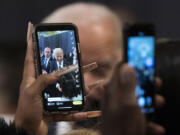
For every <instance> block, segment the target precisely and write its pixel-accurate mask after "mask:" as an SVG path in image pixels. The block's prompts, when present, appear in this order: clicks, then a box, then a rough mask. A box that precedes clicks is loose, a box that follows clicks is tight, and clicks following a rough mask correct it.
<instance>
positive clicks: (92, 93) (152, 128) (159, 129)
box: [86, 77, 165, 135]
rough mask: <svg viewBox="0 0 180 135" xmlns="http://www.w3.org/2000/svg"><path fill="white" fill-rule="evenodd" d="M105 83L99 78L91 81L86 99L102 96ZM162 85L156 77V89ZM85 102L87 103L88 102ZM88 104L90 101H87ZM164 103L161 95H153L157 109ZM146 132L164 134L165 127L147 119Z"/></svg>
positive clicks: (95, 98) (157, 134) (154, 134)
mask: <svg viewBox="0 0 180 135" xmlns="http://www.w3.org/2000/svg"><path fill="white" fill-rule="evenodd" d="M106 84H107V83H106V82H104V81H103V80H99V81H98V82H95V83H93V88H94V89H91V85H90V86H89V87H88V88H87V89H88V93H87V96H86V99H87V100H88V102H90V101H91V102H92V101H93V100H101V99H102V98H103V97H104V86H105V85H106ZM161 86H162V81H161V79H160V78H159V77H156V90H158V89H160V87H161ZM88 102H87V103H88ZM89 104H90V103H89ZM164 104H165V99H164V97H163V96H161V95H159V94H156V95H155V105H156V106H155V107H156V108H157V109H160V108H161V107H163V106H164ZM146 131H147V132H146V134H150V135H163V134H165V129H164V127H163V126H161V125H158V124H156V123H154V122H151V121H148V122H147V129H146Z"/></svg>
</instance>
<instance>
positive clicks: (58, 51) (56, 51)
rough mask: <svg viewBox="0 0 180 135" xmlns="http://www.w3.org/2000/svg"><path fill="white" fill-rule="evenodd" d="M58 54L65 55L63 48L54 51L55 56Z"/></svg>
mask: <svg viewBox="0 0 180 135" xmlns="http://www.w3.org/2000/svg"><path fill="white" fill-rule="evenodd" d="M57 53H62V54H63V50H62V49H61V48H55V49H54V50H53V55H54V56H56V54H57Z"/></svg>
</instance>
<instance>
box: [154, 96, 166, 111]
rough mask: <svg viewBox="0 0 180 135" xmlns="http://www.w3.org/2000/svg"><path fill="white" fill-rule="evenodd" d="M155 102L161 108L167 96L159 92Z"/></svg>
mask: <svg viewBox="0 0 180 135" xmlns="http://www.w3.org/2000/svg"><path fill="white" fill-rule="evenodd" d="M155 104H156V107H157V108H161V107H163V106H164V104H165V98H164V97H163V96H161V95H159V94H156V95H155Z"/></svg>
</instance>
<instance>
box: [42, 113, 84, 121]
mask: <svg viewBox="0 0 180 135" xmlns="http://www.w3.org/2000/svg"><path fill="white" fill-rule="evenodd" d="M45 117H46V119H48V121H49V122H58V121H81V120H85V119H87V113H86V112H79V113H73V114H68V115H60V114H57V115H49V116H45ZM47 117H48V118H47Z"/></svg>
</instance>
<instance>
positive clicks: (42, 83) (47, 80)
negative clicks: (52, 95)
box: [29, 73, 60, 95]
mask: <svg viewBox="0 0 180 135" xmlns="http://www.w3.org/2000/svg"><path fill="white" fill-rule="evenodd" d="M59 77H60V76H59V74H56V73H52V74H43V75H40V76H39V77H38V78H37V79H36V81H34V83H33V84H32V85H31V86H30V88H29V92H30V93H31V94H32V95H37V94H41V92H42V90H44V89H45V88H46V87H47V86H48V85H50V84H53V83H55V82H56V81H57V80H59Z"/></svg>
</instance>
